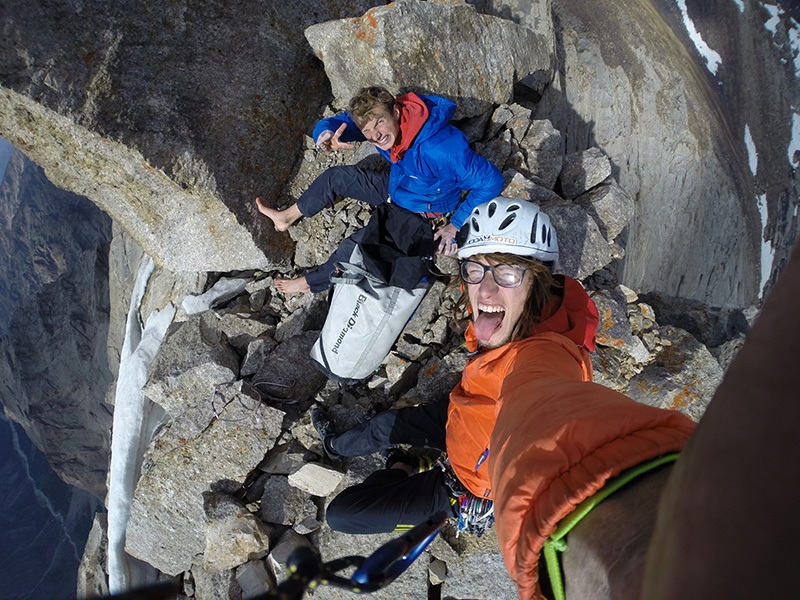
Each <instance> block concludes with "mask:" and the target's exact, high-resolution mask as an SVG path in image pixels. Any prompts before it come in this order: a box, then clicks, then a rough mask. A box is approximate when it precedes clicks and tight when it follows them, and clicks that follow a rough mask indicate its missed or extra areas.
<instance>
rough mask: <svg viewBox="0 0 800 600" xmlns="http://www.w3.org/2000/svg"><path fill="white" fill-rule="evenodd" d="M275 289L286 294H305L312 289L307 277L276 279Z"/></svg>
mask: <svg viewBox="0 0 800 600" xmlns="http://www.w3.org/2000/svg"><path fill="white" fill-rule="evenodd" d="M275 289H276V290H278V291H279V292H282V293H284V294H305V293H306V292H310V291H311V286H309V285H308V282H307V281H306V278H305V277H298V278H297V279H276V280H275Z"/></svg>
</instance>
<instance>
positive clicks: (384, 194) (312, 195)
mask: <svg viewBox="0 0 800 600" xmlns="http://www.w3.org/2000/svg"><path fill="white" fill-rule="evenodd" d="M338 198H355V199H356V200H361V201H362V202H366V203H367V204H371V205H372V206H378V205H379V204H383V203H384V202H386V200H387V199H388V198H389V173H380V172H378V171H371V170H368V169H362V168H361V167H356V166H352V165H345V166H338V167H331V168H330V169H326V170H325V171H324V172H323V173H322V174H321V175H320V176H319V177H317V178H316V179H315V180H314V182H313V183H312V184H311V185H310V186H308V189H307V190H306V191H305V192H303V194H302V195H301V196H300V198H298V199H297V208H298V209H300V212H301V213H302V215H303V216H305V217H310V216H313V215H315V214H317V213H318V212H319V211H321V210H322V209H323V208H325V207H326V206H332V205H333V203H334V202H336V200H337V199H338ZM357 234H358V232H356V233H355V234H353V235H354V236H357ZM357 241H358V240H357V239H356V240H355V241H353V240H352V239H351V238H346V239H345V240H343V241H342V243H341V244H340V245H339V247H338V248H337V249H336V250H335V251H334V252H333V254H331V256H330V258H328V260H327V261H325V262H324V263H323V264H322V265H320V266H319V267H317V268H316V269H314V270H313V271H310V272H309V273H306V282H307V283H308V285H309V287H310V288H311V291H312V292H315V293H316V292H322V291H324V290H326V289H328V288H329V287H330V286H331V282H330V276H331V273H333V272H334V270H335V269H336V263H337V262H347V261H348V260H349V259H350V255H351V254H352V252H353V248H354V247H355V242H357Z"/></svg>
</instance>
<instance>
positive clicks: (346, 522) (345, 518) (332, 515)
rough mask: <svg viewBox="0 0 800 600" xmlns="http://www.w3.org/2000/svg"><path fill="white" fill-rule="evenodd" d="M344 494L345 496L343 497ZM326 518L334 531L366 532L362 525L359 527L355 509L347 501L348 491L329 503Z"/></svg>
mask: <svg viewBox="0 0 800 600" xmlns="http://www.w3.org/2000/svg"><path fill="white" fill-rule="evenodd" d="M343 496H344V497H343ZM325 520H326V521H327V523H328V527H330V528H331V529H333V530H334V531H340V532H342V533H364V531H362V529H363V528H362V527H359V521H360V520H361V519H358V518H357V516H356V514H355V510H353V506H352V504H351V503H350V502H348V501H347V494H346V491H345V492H342V494H339V495H338V496H336V497H335V498H334V499H333V500H331V503H330V504H329V505H328V508H327V510H326V511H325Z"/></svg>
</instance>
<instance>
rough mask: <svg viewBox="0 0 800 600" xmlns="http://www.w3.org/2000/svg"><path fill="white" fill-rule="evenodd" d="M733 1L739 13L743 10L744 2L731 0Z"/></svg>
mask: <svg viewBox="0 0 800 600" xmlns="http://www.w3.org/2000/svg"><path fill="white" fill-rule="evenodd" d="M733 3H734V4H735V5H736V8H738V9H739V12H740V13H743V12H744V2H742V0H733Z"/></svg>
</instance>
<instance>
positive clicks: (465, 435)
mask: <svg viewBox="0 0 800 600" xmlns="http://www.w3.org/2000/svg"><path fill="white" fill-rule="evenodd" d="M557 278H558V279H559V280H561V282H562V284H563V287H562V289H561V296H559V297H556V298H554V300H553V302H552V303H551V305H550V306H549V307H548V309H547V310H546V314H547V315H548V316H547V318H546V319H545V320H544V321H543V322H542V323H540V324H539V325H537V326H536V327H535V328H534V329H533V331H532V332H531V337H528V338H525V339H523V340H520V341H518V342H512V343H510V344H506V345H505V346H502V347H500V348H495V349H493V350H488V351H486V352H483V353H481V354H478V355H477V356H475V357H474V358H473V359H472V360H471V361H470V362H469V363H468V364H467V366H466V368H465V369H464V372H463V373H462V375H461V382H460V383H459V384H458V385H457V386H456V388H455V389H454V390H453V391H452V392H451V393H450V406H449V408H448V418H447V455H448V458H449V459H450V464H451V465H452V467H453V471H454V472H455V474H456V475H457V476H458V478H459V480H460V481H461V483H463V484H464V486H466V488H467V489H468V490H469V491H470V492H472V493H473V494H475V495H476V496H478V497H483V498H492V492H491V485H490V483H489V472H488V463H487V462H486V456H488V455H490V454H491V453H490V452H489V451H488V449H489V438H490V436H491V435H492V430H493V429H494V424H495V420H496V412H497V402H498V400H499V398H500V390H501V387H502V386H503V382H504V381H505V379H506V375H507V374H508V373H509V371H510V370H511V369H512V367H514V365H515V363H516V362H517V360H518V358H519V357H520V354H523V356H522V357H521V360H522V361H524V362H526V363H527V362H529V359H528V358H527V357H526V352H527V350H526V349H527V348H528V346H530V345H531V344H534V343H535V342H536V340H537V339H538V337H537V336H539V335H543V334H545V333H547V332H555V333H558V334H561V336H563V339H564V341H565V342H566V343H568V344H569V346H570V347H571V348H572V349H574V351H575V352H576V353H577V358H576V360H572V359H569V360H566V361H565V360H558V361H556V360H555V359H554V360H550V358H549V357H545V360H544V362H542V361H541V360H540V359H538V358H537V359H535V360H536V361H537V363H541V364H539V366H540V367H542V368H544V369H546V371H547V372H548V373H550V372H561V371H562V370H563V371H564V374H565V375H567V374H568V375H569V376H570V377H578V378H579V379H583V380H591V378H592V363H591V361H590V359H589V354H588V352H591V351H593V350H594V348H595V332H596V330H597V323H598V320H599V319H598V315H597V308H596V307H595V305H594V302H592V300H591V298H589V296H587V295H586V292H585V291H584V289H583V287H582V286H581V284H580V283H578V282H577V281H575V280H574V279H572V278H571V277H563V278H562V277H560V276H559V277H557ZM465 336H466V338H467V348H468V349H469V350H470V351H475V350H477V347H478V345H477V340H476V338H475V335H474V333H473V330H472V323H470V324H469V326H468V327H467V331H466V333H465ZM476 467H477V468H476Z"/></svg>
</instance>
